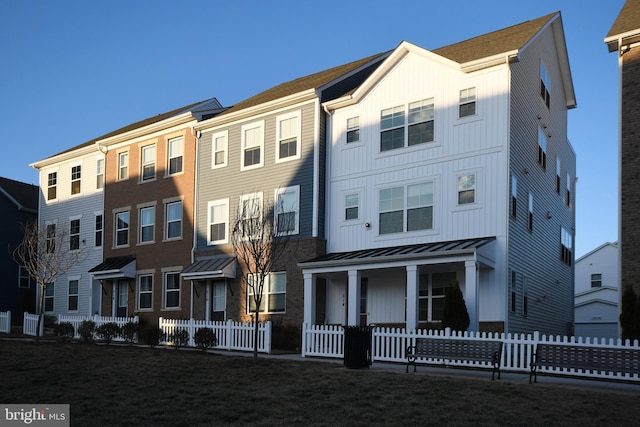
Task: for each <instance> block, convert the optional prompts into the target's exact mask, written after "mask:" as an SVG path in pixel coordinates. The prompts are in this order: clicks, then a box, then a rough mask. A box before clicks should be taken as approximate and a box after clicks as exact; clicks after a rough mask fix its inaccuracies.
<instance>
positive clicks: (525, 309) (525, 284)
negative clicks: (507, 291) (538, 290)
mask: <svg viewBox="0 0 640 427" xmlns="http://www.w3.org/2000/svg"><path fill="white" fill-rule="evenodd" d="M527 314H529V278H527V277H523V278H522V315H523V316H524V317H527Z"/></svg>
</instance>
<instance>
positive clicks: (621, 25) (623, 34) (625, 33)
mask: <svg viewBox="0 0 640 427" xmlns="http://www.w3.org/2000/svg"><path fill="white" fill-rule="evenodd" d="M604 42H605V43H607V46H608V48H609V52H613V51H614V50H618V49H619V48H620V46H619V44H620V42H622V44H631V43H638V42H640V0H627V1H626V2H625V4H624V6H622V9H621V10H620V13H619V14H618V17H617V18H616V20H615V21H614V22H613V25H612V26H611V29H610V30H609V34H607V37H605V39H604Z"/></svg>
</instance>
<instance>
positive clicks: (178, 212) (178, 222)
mask: <svg viewBox="0 0 640 427" xmlns="http://www.w3.org/2000/svg"><path fill="white" fill-rule="evenodd" d="M180 237H182V201H177V202H170V203H167V227H166V238H167V239H177V238H180Z"/></svg>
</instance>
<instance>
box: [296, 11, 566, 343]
mask: <svg viewBox="0 0 640 427" xmlns="http://www.w3.org/2000/svg"><path fill="white" fill-rule="evenodd" d="M575 106H576V100H575V96H574V89H573V83H572V79H571V73H570V69H569V61H568V57H567V51H566V45H565V39H564V31H563V26H562V20H561V17H560V13H553V14H550V15H547V16H544V17H541V18H538V19H535V20H532V21H527V22H524V23H522V24H519V25H515V26H512V27H509V28H505V29H503V30H499V31H496V32H492V33H489V34H486V35H483V36H479V37H476V38H473V39H470V40H467V41H463V42H461V43H457V44H454V45H450V46H446V47H443V48H440V49H436V50H433V51H430V50H426V49H423V48H421V47H418V46H415V45H413V44H411V43H408V42H402V43H400V45H399V46H398V47H397V48H396V49H395V50H394V51H393V52H392V53H391V54H390V55H388V56H387V57H386V58H385V59H384V62H383V63H382V64H381V65H380V66H379V67H377V69H376V70H375V71H374V72H373V73H372V74H371V75H370V76H369V77H368V78H367V79H366V80H365V81H364V83H363V84H362V85H360V86H359V87H358V88H357V89H356V90H354V91H352V92H351V93H349V94H348V95H347V96H344V97H341V98H338V99H334V100H330V101H327V102H325V103H323V105H322V109H323V110H326V111H327V112H328V113H329V122H328V124H327V129H328V131H327V132H328V143H329V147H328V154H327V157H328V165H329V166H328V170H327V175H328V179H327V186H328V187H327V191H328V197H327V200H328V206H327V212H326V215H327V242H328V243H327V244H328V249H327V252H328V253H327V254H326V255H323V256H320V257H317V258H315V259H310V260H306V261H305V262H303V263H301V264H300V266H301V268H302V271H303V275H304V303H305V310H304V320H305V322H306V323H310V324H321V323H327V324H343V325H344V324H347V325H358V324H376V325H392V326H406V327H407V328H408V329H413V328H416V327H433V326H439V325H440V321H441V319H442V308H443V302H444V295H445V292H446V289H447V288H448V287H451V286H459V287H460V288H461V290H462V292H463V294H464V297H465V301H466V305H467V309H468V312H469V316H470V320H471V324H470V327H469V329H470V330H472V331H476V330H481V331H504V332H531V331H534V330H539V331H541V332H544V333H553V334H562V335H566V334H567V333H569V332H570V327H571V325H572V322H573V297H574V287H573V283H574V265H573V240H574V225H575V188H574V185H575V174H576V157H575V152H574V151H573V149H572V147H571V145H570V143H569V141H568V139H567V110H568V109H571V108H574V107H575Z"/></svg>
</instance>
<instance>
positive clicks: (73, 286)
mask: <svg viewBox="0 0 640 427" xmlns="http://www.w3.org/2000/svg"><path fill="white" fill-rule="evenodd" d="M78 283H79V280H78V279H76V278H73V279H71V278H70V279H69V296H68V302H67V304H68V305H67V310H68V311H78Z"/></svg>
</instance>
